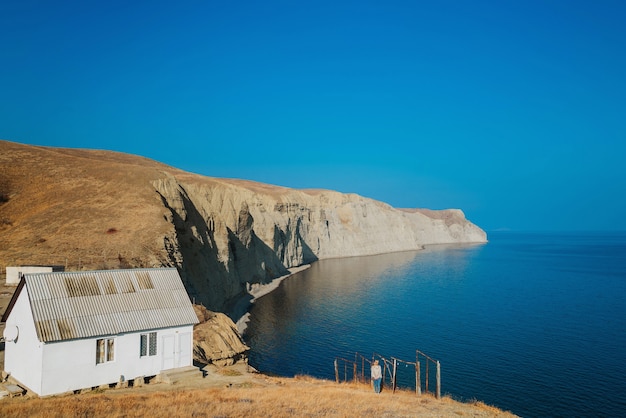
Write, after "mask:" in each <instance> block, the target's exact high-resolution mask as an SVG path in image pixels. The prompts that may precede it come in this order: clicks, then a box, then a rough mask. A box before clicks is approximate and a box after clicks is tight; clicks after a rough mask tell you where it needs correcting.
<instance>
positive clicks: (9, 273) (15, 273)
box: [5, 266, 65, 286]
mask: <svg viewBox="0 0 626 418" xmlns="http://www.w3.org/2000/svg"><path fill="white" fill-rule="evenodd" d="M63 270H65V268H64V267H63V266H7V268H6V280H5V282H6V285H7V286H17V285H18V284H19V283H20V277H22V274H26V273H50V272H53V271H63Z"/></svg>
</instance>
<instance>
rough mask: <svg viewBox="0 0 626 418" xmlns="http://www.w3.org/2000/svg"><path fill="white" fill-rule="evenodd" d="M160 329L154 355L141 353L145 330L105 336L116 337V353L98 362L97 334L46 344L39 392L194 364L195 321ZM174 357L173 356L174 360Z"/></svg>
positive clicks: (92, 385) (143, 374)
mask: <svg viewBox="0 0 626 418" xmlns="http://www.w3.org/2000/svg"><path fill="white" fill-rule="evenodd" d="M156 332H157V353H156V355H154V356H149V355H147V356H143V357H141V356H140V344H141V342H140V335H141V334H142V333H143V332H137V333H129V334H123V335H116V336H109V337H104V338H114V339H115V343H114V347H115V354H114V359H113V360H112V361H107V362H104V363H101V364H96V345H97V342H96V341H97V338H93V339H83V340H71V341H62V342H56V343H48V344H44V347H43V362H42V366H43V371H42V383H41V392H40V393H39V395H40V396H47V395H53V394H57V393H63V392H68V391H73V390H77V389H84V388H90V387H95V386H100V385H105V384H111V383H117V382H119V381H120V380H123V381H126V380H131V379H136V378H138V377H143V376H154V375H157V374H159V373H160V372H161V370H164V369H165V368H175V367H184V366H190V365H192V355H193V326H192V325H187V326H183V327H174V328H167V329H161V330H157V331H156ZM146 333H147V332H146ZM170 341H173V342H174V347H173V351H170V344H169V342H170ZM170 358H172V359H173V360H172V362H170V360H169V359H170ZM170 365H171V367H169V366H170ZM164 366H166V367H165V368H164Z"/></svg>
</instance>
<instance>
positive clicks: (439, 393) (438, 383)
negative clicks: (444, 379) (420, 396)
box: [437, 360, 441, 399]
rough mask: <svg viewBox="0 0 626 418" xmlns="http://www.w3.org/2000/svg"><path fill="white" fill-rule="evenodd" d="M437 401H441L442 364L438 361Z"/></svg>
mask: <svg viewBox="0 0 626 418" xmlns="http://www.w3.org/2000/svg"><path fill="white" fill-rule="evenodd" d="M437 399H441V364H440V363H439V360H437Z"/></svg>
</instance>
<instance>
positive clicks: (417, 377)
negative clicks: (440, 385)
mask: <svg viewBox="0 0 626 418" xmlns="http://www.w3.org/2000/svg"><path fill="white" fill-rule="evenodd" d="M415 392H417V394H418V395H421V394H422V376H421V371H420V362H419V359H418V358H417V356H416V357H415Z"/></svg>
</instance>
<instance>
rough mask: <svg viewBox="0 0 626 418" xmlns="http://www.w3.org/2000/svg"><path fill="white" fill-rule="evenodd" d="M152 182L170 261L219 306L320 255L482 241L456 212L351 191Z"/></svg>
mask: <svg viewBox="0 0 626 418" xmlns="http://www.w3.org/2000/svg"><path fill="white" fill-rule="evenodd" d="M153 185H154V188H155V190H156V191H157V192H158V194H159V196H160V197H161V199H162V201H163V205H164V206H165V207H166V208H168V210H169V214H168V221H169V222H170V223H171V224H172V225H174V227H175V228H174V230H173V231H172V233H170V234H168V235H167V236H166V237H165V238H164V239H165V247H166V248H167V250H168V256H169V258H170V260H171V262H172V263H173V264H175V265H177V266H179V268H180V269H181V270H182V271H184V272H186V273H187V277H188V286H189V287H190V288H191V289H192V293H194V294H195V295H197V297H198V298H201V299H203V301H205V302H206V303H207V304H208V306H212V307H217V308H218V309H219V308H223V306H220V305H219V303H220V301H224V300H229V299H231V298H232V297H233V296H237V295H241V294H242V293H243V292H245V291H246V288H247V287H249V286H250V285H251V284H252V283H267V282H268V281H270V280H271V279H273V278H275V277H278V276H281V275H283V274H285V273H286V269H287V268H290V267H294V266H298V265H302V264H305V263H310V262H312V261H315V260H318V259H323V258H331V257H349V256H362V255H371V254H379V253H386V252H393V251H405V250H415V249H420V248H422V247H423V246H424V245H427V244H440V243H466V242H485V241H486V234H485V232H484V231H482V230H481V229H480V228H478V227H477V226H476V225H474V224H472V223H471V222H469V221H467V220H466V219H465V216H464V214H463V212H462V211H460V210H445V211H430V210H419V209H415V210H398V209H394V208H392V207H391V206H389V205H387V204H384V203H381V202H378V201H375V200H371V199H367V198H364V197H361V196H358V195H354V194H342V193H338V192H333V191H327V190H292V189H286V188H279V187H271V188H270V187H268V186H265V185H260V184H255V183H252V182H241V181H232V180H231V181H228V180H220V181H214V182H212V183H211V184H206V183H204V184H202V183H198V182H197V179H193V178H192V177H190V176H176V177H173V176H172V177H168V178H161V179H159V180H156V181H154V182H153ZM214 280H219V282H221V283H223V285H222V286H221V290H222V292H223V293H221V294H216V293H215V288H216V287H215V286H213V285H211V282H212V281H214ZM212 289H213V291H212Z"/></svg>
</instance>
